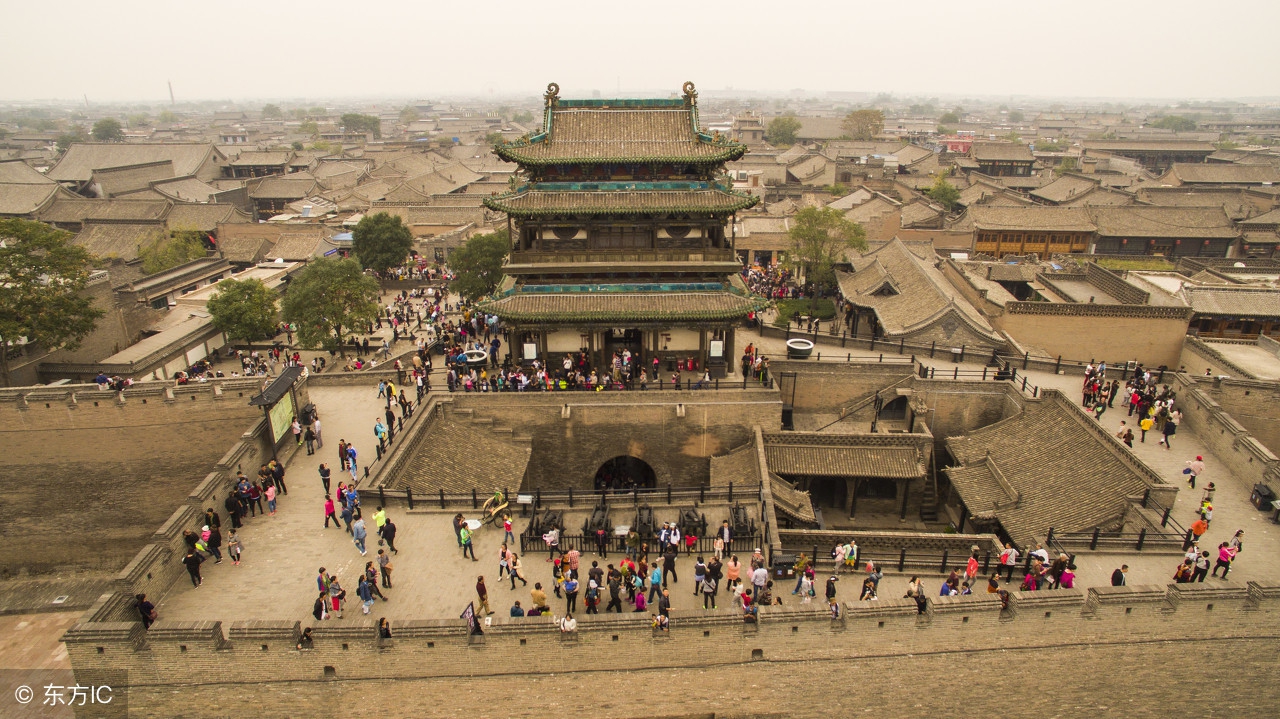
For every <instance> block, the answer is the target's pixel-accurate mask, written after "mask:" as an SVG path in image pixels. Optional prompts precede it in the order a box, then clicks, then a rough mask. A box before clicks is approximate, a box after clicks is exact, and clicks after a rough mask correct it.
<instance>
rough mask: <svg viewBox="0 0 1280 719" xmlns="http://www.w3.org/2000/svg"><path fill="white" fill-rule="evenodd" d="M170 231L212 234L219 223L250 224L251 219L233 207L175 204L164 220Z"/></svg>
mask: <svg viewBox="0 0 1280 719" xmlns="http://www.w3.org/2000/svg"><path fill="white" fill-rule="evenodd" d="M165 221H166V222H167V223H168V225H169V229H172V230H203V231H205V232H212V231H213V230H215V229H217V227H218V223H219V222H250V221H251V218H250V217H249V216H248V215H246V214H245V213H243V212H241V211H240V210H238V209H236V206H235V205H210V204H189V203H185V202H184V203H175V204H174V206H173V209H172V210H169V216H168V217H167V218H166V219H165Z"/></svg>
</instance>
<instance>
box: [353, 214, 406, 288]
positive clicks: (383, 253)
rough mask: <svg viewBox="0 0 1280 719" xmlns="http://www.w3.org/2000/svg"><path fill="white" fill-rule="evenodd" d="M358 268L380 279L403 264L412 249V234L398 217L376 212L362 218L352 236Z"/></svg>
mask: <svg viewBox="0 0 1280 719" xmlns="http://www.w3.org/2000/svg"><path fill="white" fill-rule="evenodd" d="M351 239H352V241H353V244H354V247H355V251H356V257H357V258H358V259H359V260H360V266H361V267H363V268H364V269H366V270H373V271H374V272H376V273H378V274H379V275H383V274H386V272H387V270H389V269H391V268H392V267H399V266H400V265H402V264H404V258H406V257H408V256H409V250H410V249H412V248H413V233H412V232H410V231H409V228H408V227H407V226H406V225H405V224H404V222H402V221H401V220H400V216H399V215H392V214H389V213H386V212H378V213H375V214H372V215H365V216H364V218H363V219H361V220H360V224H358V225H356V229H355V230H354V231H353V232H352V233H351Z"/></svg>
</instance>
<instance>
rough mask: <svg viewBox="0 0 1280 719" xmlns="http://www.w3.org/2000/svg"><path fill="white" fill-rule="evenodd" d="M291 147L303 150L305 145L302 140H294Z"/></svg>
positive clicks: (290, 144)
mask: <svg viewBox="0 0 1280 719" xmlns="http://www.w3.org/2000/svg"><path fill="white" fill-rule="evenodd" d="M289 147H291V148H293V149H294V150H295V151H301V150H302V149H303V147H304V146H303V144H302V141H301V140H294V141H293V142H291V143H289Z"/></svg>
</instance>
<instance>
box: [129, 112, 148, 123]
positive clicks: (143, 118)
mask: <svg viewBox="0 0 1280 719" xmlns="http://www.w3.org/2000/svg"><path fill="white" fill-rule="evenodd" d="M150 126H151V118H150V116H148V115H147V113H145V112H139V113H136V114H133V115H130V116H129V127H150Z"/></svg>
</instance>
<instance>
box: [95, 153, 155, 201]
mask: <svg viewBox="0 0 1280 719" xmlns="http://www.w3.org/2000/svg"><path fill="white" fill-rule="evenodd" d="M173 176H174V175H173V162H172V161H171V160H161V161H159V162H148V163H144V164H141V165H129V166H127V167H111V168H104V169H100V170H94V171H93V183H94V184H96V185H97V186H98V189H99V190H101V191H102V196H103V197H115V196H116V195H123V194H125V193H127V192H132V191H135V190H141V189H144V188H147V187H149V186H150V185H151V183H152V182H153V181H156V180H167V179H169V178H171V177H173Z"/></svg>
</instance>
